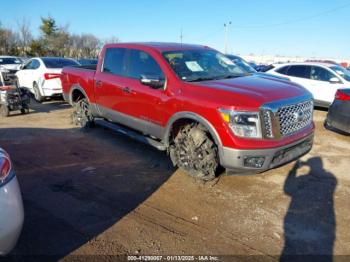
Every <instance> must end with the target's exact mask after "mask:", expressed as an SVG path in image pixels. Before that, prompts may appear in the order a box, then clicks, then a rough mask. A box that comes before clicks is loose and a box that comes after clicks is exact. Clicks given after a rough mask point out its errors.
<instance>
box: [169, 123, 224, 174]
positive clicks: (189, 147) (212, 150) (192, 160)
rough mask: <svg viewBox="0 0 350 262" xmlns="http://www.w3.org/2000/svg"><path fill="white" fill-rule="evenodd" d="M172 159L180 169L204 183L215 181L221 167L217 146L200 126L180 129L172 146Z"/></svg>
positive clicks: (195, 125)
mask: <svg viewBox="0 0 350 262" xmlns="http://www.w3.org/2000/svg"><path fill="white" fill-rule="evenodd" d="M170 157H171V160H172V162H173V163H174V164H175V165H177V166H178V167H179V168H181V169H183V170H185V171H186V172H187V173H188V174H189V175H190V176H193V177H195V178H199V179H201V180H203V181H210V180H213V179H214V178H215V173H216V170H217V168H218V166H219V160H218V149H217V146H216V144H215V143H214V141H213V140H212V139H211V137H210V136H209V134H208V132H207V131H206V129H205V128H204V127H203V126H202V125H200V124H189V125H186V126H184V127H182V128H181V129H180V131H179V132H178V133H177V135H176V137H175V139H174V141H173V144H172V145H171V146H170Z"/></svg>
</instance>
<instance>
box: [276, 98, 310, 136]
mask: <svg viewBox="0 0 350 262" xmlns="http://www.w3.org/2000/svg"><path fill="white" fill-rule="evenodd" d="M313 106H314V105H313V101H312V100H308V101H305V102H301V103H298V104H294V105H288V106H283V107H280V108H279V109H278V110H277V113H276V116H277V117H278V120H279V127H280V130H279V131H280V134H281V136H288V135H291V134H293V133H295V132H297V131H299V130H301V129H303V128H304V127H307V126H308V125H310V124H311V122H312V115H313Z"/></svg>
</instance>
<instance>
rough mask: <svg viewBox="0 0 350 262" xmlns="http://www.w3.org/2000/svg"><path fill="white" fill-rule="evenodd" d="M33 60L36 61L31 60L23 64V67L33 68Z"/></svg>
mask: <svg viewBox="0 0 350 262" xmlns="http://www.w3.org/2000/svg"><path fill="white" fill-rule="evenodd" d="M33 61H34V60H32V61H29V62H28V63H27V64H25V65H24V66H23V69H32V64H33Z"/></svg>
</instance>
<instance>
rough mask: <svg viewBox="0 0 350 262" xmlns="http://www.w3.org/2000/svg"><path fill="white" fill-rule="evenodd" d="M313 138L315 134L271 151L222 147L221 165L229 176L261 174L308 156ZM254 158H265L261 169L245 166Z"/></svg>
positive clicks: (220, 153) (220, 151)
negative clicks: (246, 161) (248, 159)
mask: <svg viewBox="0 0 350 262" xmlns="http://www.w3.org/2000/svg"><path fill="white" fill-rule="evenodd" d="M313 137H314V133H312V134H310V135H308V136H307V137H304V138H303V139H300V140H298V141H296V142H293V143H291V144H288V145H285V146H282V147H276V148H269V149H256V150H239V149H233V148H228V147H221V148H220V149H219V155H220V164H221V165H222V166H223V167H224V168H226V170H227V172H228V173H229V174H230V173H234V174H245V173H247V174H249V173H261V172H264V171H266V170H269V169H272V168H275V167H278V166H281V165H284V164H287V163H289V162H291V161H293V160H295V159H297V158H300V157H301V156H303V155H305V154H307V153H308V152H309V151H310V150H311V148H312V145H313ZM254 157H256V158H264V162H263V164H262V166H261V167H251V166H247V165H246V164H245V160H246V159H247V158H254Z"/></svg>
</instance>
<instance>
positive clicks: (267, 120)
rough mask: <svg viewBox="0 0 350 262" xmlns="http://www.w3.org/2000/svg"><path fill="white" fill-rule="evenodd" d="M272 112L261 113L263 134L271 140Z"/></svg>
mask: <svg viewBox="0 0 350 262" xmlns="http://www.w3.org/2000/svg"><path fill="white" fill-rule="evenodd" d="M271 114H272V112H270V111H268V110H264V111H262V120H263V123H264V134H265V136H266V137H268V138H273V130H272V129H273V128H272V118H271Z"/></svg>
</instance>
